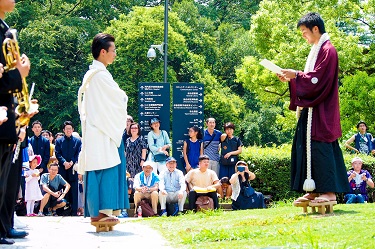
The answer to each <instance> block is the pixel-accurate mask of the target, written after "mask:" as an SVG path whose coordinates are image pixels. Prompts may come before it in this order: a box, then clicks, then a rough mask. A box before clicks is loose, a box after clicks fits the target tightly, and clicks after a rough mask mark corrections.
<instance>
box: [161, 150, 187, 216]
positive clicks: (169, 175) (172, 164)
mask: <svg viewBox="0 0 375 249" xmlns="http://www.w3.org/2000/svg"><path fill="white" fill-rule="evenodd" d="M166 164H167V170H165V171H163V172H162V173H161V174H160V183H159V189H160V191H159V201H160V208H161V212H160V216H165V215H167V210H166V203H167V202H168V203H176V204H177V203H178V205H176V206H175V207H176V208H175V210H174V213H173V214H172V215H173V216H174V215H177V214H178V213H179V212H182V211H183V210H184V204H185V200H186V183H185V177H184V174H183V173H182V171H181V170H179V169H176V167H177V161H176V159H175V158H174V157H168V158H167V160H166Z"/></svg>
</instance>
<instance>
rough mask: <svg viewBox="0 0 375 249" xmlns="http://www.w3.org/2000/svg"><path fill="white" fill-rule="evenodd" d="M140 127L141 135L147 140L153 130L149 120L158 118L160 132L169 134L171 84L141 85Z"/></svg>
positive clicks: (139, 94) (139, 95) (139, 93)
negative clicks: (163, 131)
mask: <svg viewBox="0 0 375 249" xmlns="http://www.w3.org/2000/svg"><path fill="white" fill-rule="evenodd" d="M138 100H139V108H138V115H139V119H138V120H139V125H140V127H141V135H142V136H144V137H145V139H147V134H148V132H149V131H150V130H151V128H150V125H149V120H150V118H152V117H155V116H156V117H158V118H159V119H160V121H161V123H160V130H165V131H166V132H167V133H168V134H169V130H170V85H169V83H139V91H138Z"/></svg>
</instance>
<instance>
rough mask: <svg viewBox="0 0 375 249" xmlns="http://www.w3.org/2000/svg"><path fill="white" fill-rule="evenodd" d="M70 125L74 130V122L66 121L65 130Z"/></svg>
mask: <svg viewBox="0 0 375 249" xmlns="http://www.w3.org/2000/svg"><path fill="white" fill-rule="evenodd" d="M67 125H70V126H71V127H72V128H74V125H73V122H72V121H65V122H64V124H63V129H65V126H67Z"/></svg>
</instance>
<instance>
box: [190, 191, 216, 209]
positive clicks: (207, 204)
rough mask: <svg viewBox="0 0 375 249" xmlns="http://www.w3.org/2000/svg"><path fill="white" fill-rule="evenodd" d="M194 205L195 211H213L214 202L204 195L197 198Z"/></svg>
mask: <svg viewBox="0 0 375 249" xmlns="http://www.w3.org/2000/svg"><path fill="white" fill-rule="evenodd" d="M195 204H196V205H197V211H203V210H208V209H212V210H213V209H214V200H212V198H211V197H208V196H205V195H202V196H199V197H198V198H197V200H196V201H195Z"/></svg>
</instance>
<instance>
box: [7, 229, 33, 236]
mask: <svg viewBox="0 0 375 249" xmlns="http://www.w3.org/2000/svg"><path fill="white" fill-rule="evenodd" d="M27 235H29V233H28V232H26V231H23V230H16V229H14V228H11V229H9V230H8V232H7V237H8V238H14V239H19V238H25V237H26V236H27Z"/></svg>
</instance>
